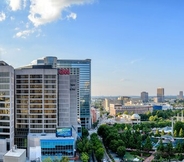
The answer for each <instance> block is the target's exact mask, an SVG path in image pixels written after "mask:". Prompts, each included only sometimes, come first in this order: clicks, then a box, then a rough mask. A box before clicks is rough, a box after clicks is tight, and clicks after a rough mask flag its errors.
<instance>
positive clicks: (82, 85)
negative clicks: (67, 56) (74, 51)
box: [37, 57, 91, 128]
mask: <svg viewBox="0 0 184 162" xmlns="http://www.w3.org/2000/svg"><path fill="white" fill-rule="evenodd" d="M56 62H57V64H56ZM37 64H38V65H52V66H53V67H54V68H55V67H56V68H79V89H80V90H79V98H80V105H79V107H80V109H79V111H78V112H77V113H78V116H79V118H80V122H81V126H82V127H85V128H90V127H91V115H90V106H91V59H85V60H62V59H57V58H56V57H45V58H43V59H38V60H37Z"/></svg>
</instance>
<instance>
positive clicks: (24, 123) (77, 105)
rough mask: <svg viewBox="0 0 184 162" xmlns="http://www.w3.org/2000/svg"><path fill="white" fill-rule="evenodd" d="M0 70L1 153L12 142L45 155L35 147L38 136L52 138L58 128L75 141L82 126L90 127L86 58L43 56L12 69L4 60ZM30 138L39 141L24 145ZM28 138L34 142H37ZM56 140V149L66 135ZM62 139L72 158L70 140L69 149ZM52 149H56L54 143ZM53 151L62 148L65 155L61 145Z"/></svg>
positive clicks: (89, 75)
mask: <svg viewBox="0 0 184 162" xmlns="http://www.w3.org/2000/svg"><path fill="white" fill-rule="evenodd" d="M1 66H2V67H3V68H0V111H1V115H0V122H1V125H0V138H1V139H5V140H6V145H8V148H6V150H7V151H8V150H9V149H10V148H11V147H12V146H13V145H14V144H16V145H17V147H18V148H22V149H27V148H29V147H37V146H38V145H39V146H38V147H41V153H43V154H44V157H45V155H46V154H47V153H44V151H43V150H44V149H45V148H42V147H46V145H41V143H42V142H43V136H45V138H47V137H49V136H54V134H56V130H57V129H58V128H61V130H62V128H66V129H68V128H71V132H72V133H71V136H70V137H68V138H72V140H73V141H75V140H76V138H77V137H78V136H80V135H81V128H82V127H85V128H90V127H91V117H90V103H91V60H90V59H87V60H58V59H57V58H56V57H45V58H43V59H38V60H37V61H36V63H35V64H32V65H28V66H24V67H20V68H17V69H14V68H13V67H11V66H9V65H8V64H6V63H5V62H1V64H0V67H1ZM14 101H15V102H14ZM14 118H15V119H14ZM4 123H6V124H4ZM14 132H15V133H14ZM29 134H30V135H29ZM34 134H36V137H38V136H40V137H39V141H40V142H30V139H33V138H28V137H31V136H33V137H34V136H35V135H34ZM34 139H35V140H36V141H38V138H34ZM56 139H57V140H59V141H60V142H59V143H60V144H61V145H62V140H64V139H65V140H66V139H67V137H59V138H57V137H55V140H56ZM45 140H46V139H45ZM47 140H48V139H47ZM49 140H50V139H49ZM41 141H42V142H41ZM66 141H67V140H66ZM68 141H70V142H69V143H68V145H69V148H70V149H72V153H71V150H68V151H69V152H70V153H69V154H68V155H69V156H70V157H72V156H74V150H75V142H72V146H71V139H69V140H68ZM0 142H1V141H0ZM64 143H65V142H64ZM29 144H31V146H30V145H29ZM65 144H66V143H65ZM66 145H67V144H66ZM53 147H57V148H58V145H55V146H54V145H53ZM59 148H60V149H63V148H64V149H66V150H65V151H63V150H62V151H63V153H65V155H67V148H68V147H67V146H66V147H65V146H62V147H59ZM56 150H57V151H58V149H56ZM0 152H2V151H1V150H0ZM27 153H28V152H27ZM28 154H29V153H28ZM55 155H57V153H56V154H55Z"/></svg>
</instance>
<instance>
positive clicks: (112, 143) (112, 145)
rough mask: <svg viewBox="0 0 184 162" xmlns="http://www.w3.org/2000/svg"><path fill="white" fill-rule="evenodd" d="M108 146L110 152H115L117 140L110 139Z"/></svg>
mask: <svg viewBox="0 0 184 162" xmlns="http://www.w3.org/2000/svg"><path fill="white" fill-rule="evenodd" d="M109 148H110V150H111V151H112V152H114V153H116V151H117V148H118V141H117V140H112V141H110V144H109Z"/></svg>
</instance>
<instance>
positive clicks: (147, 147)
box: [143, 136, 153, 152]
mask: <svg viewBox="0 0 184 162" xmlns="http://www.w3.org/2000/svg"><path fill="white" fill-rule="evenodd" d="M152 147H153V146H152V143H151V139H150V137H149V136H148V137H147V138H146V141H145V144H144V146H143V149H144V150H145V151H148V152H149V151H150V150H151V149H152Z"/></svg>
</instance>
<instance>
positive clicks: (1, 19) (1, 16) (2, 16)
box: [0, 12, 6, 21]
mask: <svg viewBox="0 0 184 162" xmlns="http://www.w3.org/2000/svg"><path fill="white" fill-rule="evenodd" d="M5 19H6V15H5V13H4V12H1V13H0V21H3V20H5Z"/></svg>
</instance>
